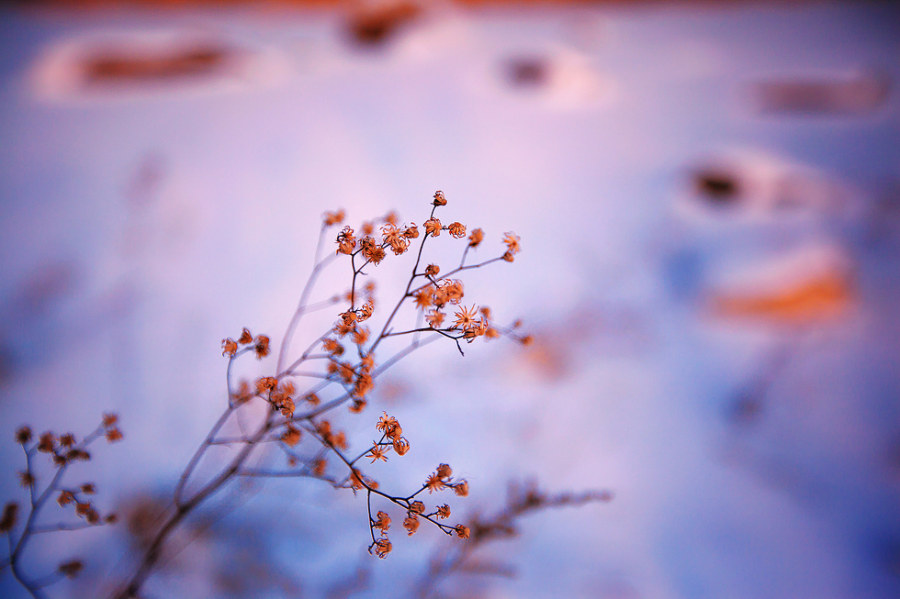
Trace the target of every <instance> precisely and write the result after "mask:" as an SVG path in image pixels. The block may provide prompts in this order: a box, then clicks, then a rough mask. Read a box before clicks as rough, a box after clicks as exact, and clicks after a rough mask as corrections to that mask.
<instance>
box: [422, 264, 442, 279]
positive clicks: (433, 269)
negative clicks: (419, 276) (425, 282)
mask: <svg viewBox="0 0 900 599" xmlns="http://www.w3.org/2000/svg"><path fill="white" fill-rule="evenodd" d="M439 272H441V267H440V266H438V265H437V264H429V265H428V266H426V267H425V274H426V275H428V276H429V277H436V276H437V275H438V273H439Z"/></svg>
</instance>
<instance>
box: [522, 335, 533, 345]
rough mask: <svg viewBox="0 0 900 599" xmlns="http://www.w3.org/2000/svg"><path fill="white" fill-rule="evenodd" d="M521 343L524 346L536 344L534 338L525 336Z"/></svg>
mask: <svg viewBox="0 0 900 599" xmlns="http://www.w3.org/2000/svg"><path fill="white" fill-rule="evenodd" d="M520 341H521V343H522V345H531V344H532V343H534V337H532V336H531V335H525V336H524V337H522V339H521V340H520Z"/></svg>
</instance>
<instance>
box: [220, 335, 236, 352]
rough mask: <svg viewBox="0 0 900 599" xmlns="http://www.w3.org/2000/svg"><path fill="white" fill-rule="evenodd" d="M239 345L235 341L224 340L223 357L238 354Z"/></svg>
mask: <svg viewBox="0 0 900 599" xmlns="http://www.w3.org/2000/svg"><path fill="white" fill-rule="evenodd" d="M237 350H238V344H237V341H235V340H234V339H231V338H228V339H222V355H223V356H228V357H232V356H234V354H236V353H237Z"/></svg>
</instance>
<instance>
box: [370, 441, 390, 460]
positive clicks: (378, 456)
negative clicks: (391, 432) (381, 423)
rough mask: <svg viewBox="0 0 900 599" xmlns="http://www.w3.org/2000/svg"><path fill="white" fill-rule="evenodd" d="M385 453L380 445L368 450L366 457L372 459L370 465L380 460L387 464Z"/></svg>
mask: <svg viewBox="0 0 900 599" xmlns="http://www.w3.org/2000/svg"><path fill="white" fill-rule="evenodd" d="M386 453H387V452H386V450H385V448H384V447H382V446H381V445H373V446H372V449H370V450H369V453H368V456H367V457H370V458H372V463H373V464H374V463H375V462H376V460H381V461H383V462H387V455H385V454H386Z"/></svg>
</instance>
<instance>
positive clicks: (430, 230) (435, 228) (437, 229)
mask: <svg viewBox="0 0 900 599" xmlns="http://www.w3.org/2000/svg"><path fill="white" fill-rule="evenodd" d="M440 234H441V221H440V220H439V219H436V218H434V217H431V218H429V219H428V220H426V221H425V235H431V236H432V237H438V236H439V235H440Z"/></svg>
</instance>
